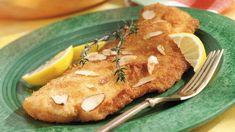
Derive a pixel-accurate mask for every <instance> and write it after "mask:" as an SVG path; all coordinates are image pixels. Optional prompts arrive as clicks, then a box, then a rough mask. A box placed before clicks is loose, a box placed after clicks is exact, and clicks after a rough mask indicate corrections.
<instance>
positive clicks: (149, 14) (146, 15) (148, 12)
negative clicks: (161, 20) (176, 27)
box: [142, 10, 155, 20]
mask: <svg viewBox="0 0 235 132" xmlns="http://www.w3.org/2000/svg"><path fill="white" fill-rule="evenodd" d="M142 17H143V18H144V19H145V20H149V19H152V18H154V17H155V12H154V11H151V10H146V11H144V12H143V13H142Z"/></svg>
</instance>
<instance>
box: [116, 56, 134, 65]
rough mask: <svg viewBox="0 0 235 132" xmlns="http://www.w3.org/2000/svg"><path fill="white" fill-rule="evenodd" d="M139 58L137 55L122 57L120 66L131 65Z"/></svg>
mask: <svg viewBox="0 0 235 132" xmlns="http://www.w3.org/2000/svg"><path fill="white" fill-rule="evenodd" d="M136 58H137V56H135V55H126V56H122V57H121V58H120V61H119V64H120V66H123V65H126V64H128V63H131V62H132V61H133V60H135V59H136Z"/></svg>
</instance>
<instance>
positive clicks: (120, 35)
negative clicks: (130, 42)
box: [112, 21, 138, 82]
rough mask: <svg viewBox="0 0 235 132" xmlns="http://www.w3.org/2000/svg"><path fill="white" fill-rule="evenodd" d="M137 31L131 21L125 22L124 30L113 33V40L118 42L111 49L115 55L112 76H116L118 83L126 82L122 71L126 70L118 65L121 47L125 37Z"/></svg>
mask: <svg viewBox="0 0 235 132" xmlns="http://www.w3.org/2000/svg"><path fill="white" fill-rule="evenodd" d="M137 31H138V27H137V25H136V23H134V22H133V21H130V22H125V26H124V28H121V29H119V30H117V32H115V34H114V36H115V38H116V39H117V40H119V42H118V44H117V46H115V47H114V48H113V49H112V50H113V51H115V52H116V53H117V54H116V56H115V59H114V61H115V63H116V71H115V74H114V75H115V76H117V80H116V81H117V82H118V81H122V82H125V80H126V77H125V75H126V74H125V71H124V70H126V68H125V67H122V66H121V65H120V53H121V49H122V45H123V43H124V41H125V39H126V37H127V36H129V35H130V34H133V33H137Z"/></svg>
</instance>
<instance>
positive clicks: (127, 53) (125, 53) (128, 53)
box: [121, 50, 133, 55]
mask: <svg viewBox="0 0 235 132" xmlns="http://www.w3.org/2000/svg"><path fill="white" fill-rule="evenodd" d="M121 54H122V55H133V53H132V52H130V51H125V50H124V51H122V52H121Z"/></svg>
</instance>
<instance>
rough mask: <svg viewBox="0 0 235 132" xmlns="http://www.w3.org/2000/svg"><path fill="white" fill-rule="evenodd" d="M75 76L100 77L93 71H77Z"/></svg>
mask: <svg viewBox="0 0 235 132" xmlns="http://www.w3.org/2000/svg"><path fill="white" fill-rule="evenodd" d="M75 74H78V75H83V76H99V74H98V73H96V72H93V71H87V70H77V71H76V72H75Z"/></svg>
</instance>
